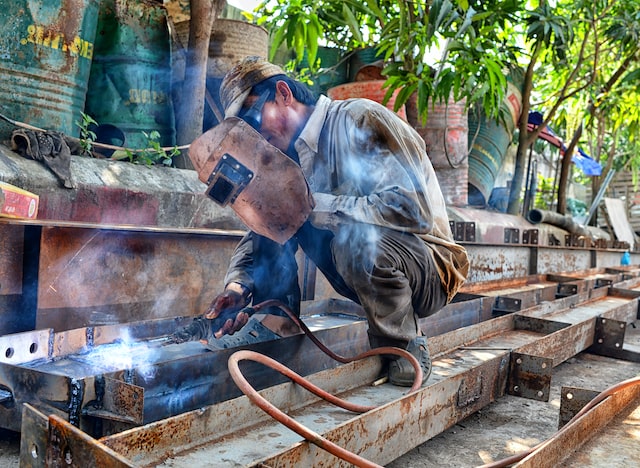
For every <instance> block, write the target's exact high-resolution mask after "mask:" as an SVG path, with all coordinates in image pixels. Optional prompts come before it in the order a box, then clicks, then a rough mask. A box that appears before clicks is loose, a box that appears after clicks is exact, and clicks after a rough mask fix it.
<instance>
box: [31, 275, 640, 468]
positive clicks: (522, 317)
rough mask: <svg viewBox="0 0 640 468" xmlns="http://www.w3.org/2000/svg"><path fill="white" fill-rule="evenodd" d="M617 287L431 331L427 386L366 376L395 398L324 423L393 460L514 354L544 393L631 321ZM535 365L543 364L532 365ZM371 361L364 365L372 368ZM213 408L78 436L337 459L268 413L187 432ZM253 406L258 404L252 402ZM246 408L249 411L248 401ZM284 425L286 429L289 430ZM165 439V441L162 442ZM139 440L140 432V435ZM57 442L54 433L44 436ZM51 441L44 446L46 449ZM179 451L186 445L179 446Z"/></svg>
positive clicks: (123, 450)
mask: <svg viewBox="0 0 640 468" xmlns="http://www.w3.org/2000/svg"><path fill="white" fill-rule="evenodd" d="M618 292H619V290H616V289H615V288H604V287H602V288H598V289H594V290H589V291H585V292H583V293H579V294H576V295H574V296H570V297H566V298H562V299H559V300H557V301H553V302H552V303H544V304H540V305H538V306H535V307H532V308H530V309H527V310H525V311H522V312H520V313H515V314H509V315H505V316H502V317H498V318H495V319H492V320H489V321H486V322H482V323H479V324H477V325H472V326H469V327H465V328H463V329H459V330H454V331H451V332H449V333H445V334H443V335H439V336H437V337H434V339H432V340H430V350H431V352H432V354H433V355H434V356H435V359H434V371H433V374H432V378H431V380H430V382H429V384H428V386H426V387H423V388H422V389H420V390H418V391H417V392H415V393H412V394H408V395H397V390H396V388H395V387H393V386H391V385H388V384H385V385H382V386H380V387H377V388H375V389H372V387H371V386H370V385H369V384H368V383H365V385H364V386H362V387H357V388H356V389H355V390H353V391H351V392H348V394H349V396H350V397H351V398H355V399H358V398H360V399H362V398H364V399H367V398H368V399H369V400H370V399H371V398H374V395H375V398H380V397H382V396H383V395H385V396H387V397H392V396H393V392H394V391H395V392H396V398H395V399H391V401H390V402H388V403H386V404H381V406H380V407H378V408H377V409H375V410H372V411H369V412H367V413H365V414H362V415H359V416H356V417H350V416H349V415H347V416H344V415H341V416H339V417H336V420H335V421H332V422H333V423H334V424H336V423H337V426H335V427H333V428H330V429H325V430H322V431H319V432H321V433H323V434H324V435H325V436H326V437H327V438H329V439H330V440H332V441H334V442H335V443H337V444H339V445H341V446H342V447H344V448H346V449H348V450H351V451H354V452H356V453H359V454H360V455H362V456H364V457H365V458H368V459H370V460H372V461H375V462H376V463H381V464H384V463H388V462H389V461H391V460H393V459H395V458H397V457H398V456H399V455H401V454H403V453H405V452H407V451H408V450H410V449H412V448H414V447H416V446H417V445H419V444H420V443H422V442H424V441H426V440H428V439H430V438H432V437H434V436H435V435H437V434H439V433H440V432H442V431H443V430H445V429H446V428H448V427H451V426H452V425H454V424H455V423H457V422H458V421H460V420H462V419H464V418H465V417H467V416H468V415H469V414H472V413H473V412H475V411H477V410H479V409H481V408H482V407H484V406H486V405H487V404H489V403H490V402H492V401H495V399H497V398H499V397H500V396H502V395H504V393H505V392H511V393H514V392H516V389H515V388H514V386H513V383H512V382H513V378H512V377H513V375H512V374H513V373H514V372H517V370H516V371H514V362H513V361H514V357H513V356H518V357H520V356H531V357H534V358H541V359H540V360H539V361H536V360H535V359H534V360H533V361H532V362H533V364H532V365H531V366H529V367H528V368H527V369H525V372H520V375H524V376H525V378H524V379H523V380H522V382H524V383H525V384H526V383H527V382H529V381H531V382H532V384H533V385H532V388H533V390H534V393H533V394H532V396H533V397H534V398H539V399H543V398H545V394H544V392H542V394H541V393H540V390H538V391H537V392H536V390H537V388H536V385H537V384H538V383H539V382H537V381H536V378H535V376H536V375H538V376H542V377H543V380H544V375H545V372H546V371H545V370H544V367H545V366H543V365H542V364H546V367H547V368H550V367H551V366H553V367H555V366H557V365H559V364H560V363H561V362H563V361H564V360H566V359H568V358H569V357H571V356H573V355H575V354H578V353H579V352H581V351H583V350H585V349H587V348H589V347H590V346H591V345H592V344H593V343H594V335H595V326H596V320H597V319H598V318H605V319H608V320H609V319H610V320H619V321H623V322H624V323H630V322H632V321H634V320H635V319H636V318H637V316H638V300H637V297H636V296H637V295H636V294H632V293H628V294H618V295H614V294H617V293H618ZM545 321H546V322H548V324H547V325H545V324H544V323H545ZM536 365H537V366H538V369H535V367H536ZM347 367H348V366H347ZM375 367H376V366H368V368H370V370H371V369H375ZM516 367H517V366H516ZM532 367H533V369H532ZM540 368H542V370H541V369H540ZM345 376H346V378H347V380H346V382H342V379H341V377H345ZM373 378H374V375H371V376H370V378H368V379H363V377H362V375H361V374H358V373H356V372H352V371H351V369H349V368H347V370H346V371H345V369H344V368H342V367H341V368H338V369H333V370H329V371H325V374H324V376H323V377H321V378H320V379H321V380H324V381H330V382H333V384H334V385H338V382H342V383H341V384H340V385H344V384H345V383H346V384H347V385H346V386H347V387H349V385H348V384H349V383H351V386H353V383H354V382H355V383H357V384H361V383H362V382H371V380H372V379H373ZM270 390H271V391H272V394H271V396H274V394H275V395H287V396H286V399H285V401H289V402H291V401H294V400H296V399H295V398H292V397H291V394H293V393H296V390H295V386H294V385H293V384H282V386H279V387H277V389H275V388H271V389H267V390H265V392H267V391H270ZM516 393H517V392H516ZM547 395H548V393H547ZM245 399H246V397H239V398H238V399H235V400H232V401H231V402H223V403H220V404H219V405H214V406H218V409H219V408H220V405H222V406H225V405H233V404H238V405H246V404H247V402H245V401H244V400H245ZM289 404H291V403H289ZM307 408H308V409H309V411H310V415H306V416H305V415H304V414H303V413H304V411H303V409H301V410H298V411H295V412H292V413H293V414H299V415H300V416H299V417H300V418H302V419H303V420H309V421H316V422H317V421H320V420H321V419H322V420H331V419H332V415H333V414H334V413H336V412H335V411H333V412H332V411H331V410H329V409H327V408H326V407H325V406H324V405H323V404H318V403H313V404H310V405H309V406H305V407H304V409H307ZM209 411H211V412H215V411H216V410H215V409H214V408H212V407H209V408H206V409H203V410H201V411H195V412H189V413H184V414H181V415H178V416H174V417H171V418H168V419H165V420H161V421H157V422H155V423H152V424H149V425H146V426H143V427H140V428H136V429H132V430H129V431H126V432H123V433H120V434H114V435H112V436H108V437H104V438H102V439H100V440H95V439H86V438H84V439H82V441H80V442H82V445H83V449H82V450H86V451H90V452H96V456H98V454H99V452H101V451H103V450H104V447H105V446H106V447H111V448H112V449H113V450H114V451H115V452H116V453H119V454H120V455H121V456H122V457H124V459H125V460H128V461H129V462H131V463H132V464H135V465H136V466H147V465H151V464H156V463H159V462H162V459H156V458H153V457H155V456H161V457H166V456H167V454H171V456H172V458H173V460H172V463H174V464H176V463H181V462H180V460H183V461H184V462H185V465H186V464H188V463H189V462H190V460H191V459H190V457H191V456H192V455H191V453H192V452H190V450H193V448H194V446H195V445H197V444H200V447H199V449H198V450H200V451H203V452H204V453H206V457H207V460H210V461H211V462H212V463H215V456H217V455H219V453H218V452H220V451H223V452H224V453H225V455H224V457H226V458H227V459H228V458H229V456H230V454H232V453H236V452H238V451H240V452H241V450H239V449H238V448H237V445H238V444H240V445H242V444H244V445H249V446H251V447H253V448H254V454H253V455H254V459H252V460H250V461H246V460H245V461H244V462H243V463H244V464H245V465H249V466H259V465H263V466H264V465H277V466H300V465H308V466H312V465H316V466H317V465H320V464H323V463H326V464H327V465H331V466H340V465H341V462H339V461H337V459H336V458H335V457H334V456H333V455H331V454H329V453H328V452H325V451H324V450H322V449H319V448H317V447H316V446H314V445H313V444H311V443H309V442H306V441H303V440H299V437H298V440H295V441H293V442H291V443H289V444H288V446H286V444H285V445H283V444H282V443H280V444H277V443H276V441H277V439H276V437H275V436H273V434H280V433H281V432H282V429H278V428H276V427H274V426H273V424H276V425H277V423H275V422H271V421H267V422H265V421H264V419H263V417H258V420H257V421H256V422H254V423H253V424H254V426H252V427H249V426H247V425H246V424H245V425H244V426H242V425H241V426H242V427H241V428H240V429H239V428H238V426H237V425H229V420H228V419H227V420H223V426H219V425H218V421H217V420H209V419H207V421H206V423H205V424H204V425H201V426H200V427H199V429H198V430H197V431H195V432H194V433H191V432H190V427H192V426H193V425H194V424H193V422H194V418H195V419H198V418H199V416H200V415H203V414H205V413H207V412H209ZM227 411H229V408H227ZM255 412H257V410H254V411H253V413H255ZM248 413H252V412H251V411H250V410H249V411H248ZM228 414H231V415H233V416H234V417H235V416H237V415H238V414H239V413H238V412H236V411H232V412H230V413H228ZM245 416H246V412H245ZM294 417H295V416H294ZM340 418H342V419H341V420H340ZM338 421H339V422H338ZM50 422H51V420H50ZM63 422H64V421H63ZM58 423H59V421H56V424H58ZM26 429H27V428H23V438H25V441H26V442H25V443H26V444H27V447H29V444H31V445H33V446H36V447H37V446H38V443H37V442H35V441H37V440H40V441H42V437H46V436H43V434H42V432H40V433H39V434H38V433H37V432H38V431H35V433H34V432H29V431H27V430H26ZM265 431H266V432H265ZM287 431H288V430H286V429H285V432H287ZM73 433H74V431H70V434H73ZM167 433H171V434H174V435H175V436H176V437H174V438H172V439H171V440H167V439H166V436H165V437H163V436H162V435H163V434H167ZM270 434H271V435H270ZM203 436H204V437H203ZM69 437H72V435H70V436H69ZM201 437H202V438H201ZM254 437H255V438H256V439H255V440H254V439H253V438H254ZM272 439H276V440H274V441H272ZM161 440H162V441H164V444H169V445H162V444H161ZM264 440H269V441H270V442H272V443H273V444H275V445H276V447H280V448H274V449H273V450H274V452H275V453H272V454H270V455H268V456H266V457H265V456H262V457H257V458H256V457H255V447H260V450H261V451H262V452H264V450H265V447H264ZM141 441H144V444H143V443H141ZM53 442H55V440H54V441H53ZM80 442H79V443H80ZM156 442H157V444H156ZM51 443H52V440H51V436H49V440H48V442H46V443H45V446H49V445H50V444H51ZM40 444H42V442H40ZM234 444H235V445H234ZM50 451H51V450H50V449H47V453H49V452H50ZM183 452H184V454H183V455H180V454H181V453H183ZM28 453H29V450H26V454H28ZM22 457H24V458H26V455H25V454H22V455H21V458H22ZM181 457H184V458H181ZM32 459H33V457H32ZM30 461H31V462H33V460H30ZM36 461H37V459H36ZM31 466H37V465H31Z"/></svg>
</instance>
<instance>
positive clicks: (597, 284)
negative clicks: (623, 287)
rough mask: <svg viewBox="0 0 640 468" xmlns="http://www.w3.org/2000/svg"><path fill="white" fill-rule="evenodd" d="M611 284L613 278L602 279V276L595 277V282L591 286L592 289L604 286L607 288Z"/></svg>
mask: <svg viewBox="0 0 640 468" xmlns="http://www.w3.org/2000/svg"><path fill="white" fill-rule="evenodd" d="M612 284H613V280H610V279H604V278H596V282H595V284H594V286H593V288H594V289H598V288H605V287H606V288H608V287H609V286H611V285H612Z"/></svg>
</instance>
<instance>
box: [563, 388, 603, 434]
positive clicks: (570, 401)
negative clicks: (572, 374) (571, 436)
mask: <svg viewBox="0 0 640 468" xmlns="http://www.w3.org/2000/svg"><path fill="white" fill-rule="evenodd" d="M599 393H600V392H597V391H595V390H587V389H585V388H578V387H562V390H561V391H560V417H559V418H558V429H560V428H562V427H563V426H564V425H565V424H567V423H568V422H569V421H571V419H573V417H574V416H575V415H576V414H578V413H579V412H580V410H581V409H582V408H584V407H585V406H586V405H587V403H589V402H590V401H591V400H593V399H594V398H595V397H596V396H598V394H599Z"/></svg>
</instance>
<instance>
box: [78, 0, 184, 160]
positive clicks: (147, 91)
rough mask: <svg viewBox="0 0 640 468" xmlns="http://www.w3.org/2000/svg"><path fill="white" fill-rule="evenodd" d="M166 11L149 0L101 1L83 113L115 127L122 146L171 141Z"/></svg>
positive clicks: (171, 119)
mask: <svg viewBox="0 0 640 468" xmlns="http://www.w3.org/2000/svg"><path fill="white" fill-rule="evenodd" d="M167 17H168V15H167V11H166V9H165V8H164V7H163V6H162V5H159V4H158V3H157V2H153V1H151V0H103V1H102V2H101V6H100V14H99V19H98V28H97V33H96V44H95V52H94V57H93V64H92V66H91V75H90V77H89V84H88V90H87V102H86V106H85V112H86V113H87V114H88V115H90V116H91V117H93V119H94V120H95V121H96V122H97V123H98V125H108V126H114V127H117V128H118V129H120V130H121V131H122V133H123V134H124V140H125V146H126V147H128V148H136V149H142V148H147V147H148V146H149V139H148V138H147V136H145V133H146V134H147V135H150V134H151V132H154V131H157V132H158V133H159V134H160V139H159V143H160V144H161V145H162V146H173V145H175V141H176V136H175V117H174V113H173V104H172V102H171V42H170V35H169V28H168V20H167Z"/></svg>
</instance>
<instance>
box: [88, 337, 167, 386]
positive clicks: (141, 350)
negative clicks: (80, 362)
mask: <svg viewBox="0 0 640 468" xmlns="http://www.w3.org/2000/svg"><path fill="white" fill-rule="evenodd" d="M156 352H157V347H154V346H150V345H149V343H147V342H144V341H134V340H133V339H132V338H131V337H130V336H129V333H128V332H126V333H125V334H124V336H123V337H122V338H120V339H119V340H117V341H115V342H114V343H110V344H105V345H101V346H97V347H95V348H93V349H92V350H91V351H90V353H89V354H87V355H86V356H84V360H85V362H87V363H89V364H91V365H93V366H95V367H101V368H105V369H109V370H111V371H115V370H135V371H136V374H137V375H139V376H140V377H142V379H144V380H145V381H147V380H149V379H152V378H153V377H155V375H156V367H155V366H154V365H153V363H154V362H155V360H154V358H153V357H154V355H155V353H156Z"/></svg>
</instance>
